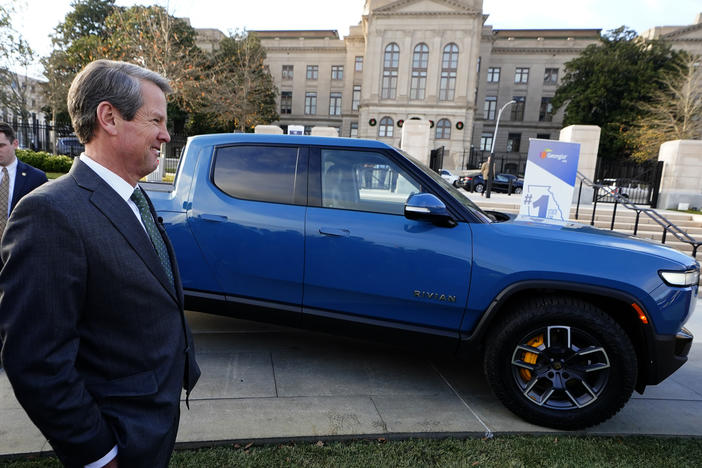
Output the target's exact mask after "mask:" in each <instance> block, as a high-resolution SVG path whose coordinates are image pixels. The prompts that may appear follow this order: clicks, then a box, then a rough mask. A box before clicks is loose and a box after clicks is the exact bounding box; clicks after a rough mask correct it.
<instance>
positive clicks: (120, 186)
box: [80, 153, 136, 202]
mask: <svg viewBox="0 0 702 468" xmlns="http://www.w3.org/2000/svg"><path fill="white" fill-rule="evenodd" d="M80 160H81V162H84V163H85V164H86V165H87V166H88V167H89V168H90V169H92V170H93V171H95V173H96V174H97V175H98V176H100V178H101V179H102V180H104V181H105V183H106V184H107V185H109V186H110V187H111V188H112V189H113V190H114V191H115V192H117V194H118V195H119V196H120V197H122V198H123V199H124V201H126V202H129V197H131V196H132V193H134V189H135V188H136V187H132V185H131V184H130V183H129V182H127V181H126V180H124V179H123V178H121V177H120V176H118V175H117V174H115V173H114V172H112V171H111V170H109V169H108V168H106V167H105V166H103V165H102V164H100V163H99V162H97V161H95V160H94V159H92V158H91V157H90V156H88V155H87V154H85V153H82V154H81V155H80Z"/></svg>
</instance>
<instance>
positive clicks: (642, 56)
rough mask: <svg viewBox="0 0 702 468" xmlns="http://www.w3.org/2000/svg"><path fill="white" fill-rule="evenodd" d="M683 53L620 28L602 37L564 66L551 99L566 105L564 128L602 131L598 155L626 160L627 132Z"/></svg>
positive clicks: (555, 104) (674, 67)
mask: <svg viewBox="0 0 702 468" xmlns="http://www.w3.org/2000/svg"><path fill="white" fill-rule="evenodd" d="M681 61H682V53H681V52H677V51H673V50H672V49H671V48H670V46H668V45H666V44H664V43H662V42H660V41H645V40H642V39H641V38H638V37H636V32H635V31H633V30H630V29H626V27H625V26H622V27H620V28H618V29H615V30H612V31H608V32H607V33H606V34H604V35H603V36H602V38H601V40H600V43H599V44H593V45H590V46H588V47H587V48H586V49H585V50H584V51H583V52H582V54H580V55H579V56H578V57H576V58H575V59H573V60H571V61H569V62H568V63H566V66H565V74H564V77H563V84H562V85H561V86H560V87H559V88H558V90H557V91H556V94H555V96H554V99H553V105H554V108H555V109H558V108H560V107H562V106H565V118H564V122H563V123H564V125H572V124H591V125H598V126H600V127H601V128H602V133H601V136H600V154H601V155H602V156H603V157H609V158H616V157H628V156H630V155H631V154H632V153H633V152H634V148H632V146H631V143H630V141H629V140H628V139H627V137H626V132H627V130H628V129H629V128H630V127H631V125H633V124H634V122H636V121H637V120H638V119H639V117H640V116H641V115H642V110H641V104H642V103H645V102H650V101H651V100H652V96H653V94H654V93H655V92H656V90H657V89H658V88H659V87H660V86H661V85H660V83H661V80H662V79H664V77H665V76H666V75H668V74H671V73H672V74H675V73H676V70H677V69H678V67H679V66H680V63H681Z"/></svg>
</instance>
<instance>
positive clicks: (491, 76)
mask: <svg viewBox="0 0 702 468" xmlns="http://www.w3.org/2000/svg"><path fill="white" fill-rule="evenodd" d="M500 70H501V69H500V67H488V71H487V82H488V83H499V82H500Z"/></svg>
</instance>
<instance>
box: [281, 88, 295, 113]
mask: <svg viewBox="0 0 702 468" xmlns="http://www.w3.org/2000/svg"><path fill="white" fill-rule="evenodd" d="M280 113H281V114H291V113H292V91H282V92H281V93H280Z"/></svg>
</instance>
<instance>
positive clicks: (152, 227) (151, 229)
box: [129, 187, 175, 286]
mask: <svg viewBox="0 0 702 468" xmlns="http://www.w3.org/2000/svg"><path fill="white" fill-rule="evenodd" d="M129 198H130V199H131V200H132V201H133V202H134V203H136V206H137V208H139V214H141V220H142V221H143V223H144V227H145V228H146V232H147V233H148V234H149V237H150V238H151V243H152V244H153V245H154V249H156V253H157V254H158V258H159V259H160V260H161V266H162V267H163V269H164V270H165V272H166V276H168V279H169V280H170V282H171V284H172V285H174V286H175V282H174V281H173V268H172V267H171V260H170V258H169V257H168V250H167V249H166V243H165V242H163V237H161V233H160V232H159V230H158V228H157V227H156V223H155V222H154V217H153V216H151V210H149V203H148V202H147V201H146V197H145V196H144V194H143V193H142V191H141V189H140V188H139V187H137V188H136V189H135V190H134V193H132V196H131V197H129Z"/></svg>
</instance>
